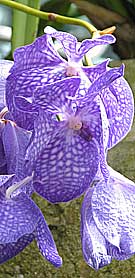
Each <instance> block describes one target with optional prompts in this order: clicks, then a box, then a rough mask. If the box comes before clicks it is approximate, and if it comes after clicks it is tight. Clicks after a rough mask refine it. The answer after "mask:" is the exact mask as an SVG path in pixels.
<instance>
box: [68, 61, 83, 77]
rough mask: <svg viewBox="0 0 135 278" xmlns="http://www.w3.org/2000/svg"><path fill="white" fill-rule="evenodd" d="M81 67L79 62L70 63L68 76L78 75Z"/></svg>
mask: <svg viewBox="0 0 135 278" xmlns="http://www.w3.org/2000/svg"><path fill="white" fill-rule="evenodd" d="M79 72H80V67H79V65H78V64H77V63H68V65H67V66H66V76H78V75H79Z"/></svg>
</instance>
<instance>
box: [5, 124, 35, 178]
mask: <svg viewBox="0 0 135 278" xmlns="http://www.w3.org/2000/svg"><path fill="white" fill-rule="evenodd" d="M9 138H10V140H11V142H12V144H10V145H9ZM29 139H30V133H29V132H27V131H25V130H23V129H21V128H19V127H17V126H16V125H15V124H14V123H13V122H11V121H7V122H6V123H5V124H4V128H3V132H2V141H3V147H4V153H5V157H6V163H7V172H8V174H13V173H15V174H16V175H17V176H18V177H19V178H20V179H21V178H23V177H24V175H25V173H24V172H23V165H24V155H25V151H26V147H27V145H28V143H29Z"/></svg>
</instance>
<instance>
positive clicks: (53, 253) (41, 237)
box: [35, 216, 62, 267]
mask: <svg viewBox="0 0 135 278" xmlns="http://www.w3.org/2000/svg"><path fill="white" fill-rule="evenodd" d="M35 236H36V240H37V245H38V248H39V250H40V252H41V254H42V255H43V256H44V257H45V258H46V259H47V260H48V261H49V262H50V263H52V264H53V265H54V266H55V267H60V266H61V265H62V259H61V257H60V256H59V254H58V251H57V249H56V245H55V242H54V239H53V236H52V234H51V232H50V230H49V228H48V225H47V224H46V222H45V220H44V217H43V216H42V217H41V218H40V220H39V222H38V225H37V227H36V231H35Z"/></svg>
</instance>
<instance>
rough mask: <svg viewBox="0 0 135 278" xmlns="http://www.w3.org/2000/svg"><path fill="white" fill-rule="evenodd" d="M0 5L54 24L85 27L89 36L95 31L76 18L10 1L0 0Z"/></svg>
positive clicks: (85, 22) (90, 25) (86, 23)
mask: <svg viewBox="0 0 135 278" xmlns="http://www.w3.org/2000/svg"><path fill="white" fill-rule="evenodd" d="M0 4H2V5H6V6H8V7H10V8H13V9H17V10H19V11H22V12H24V13H28V14H31V15H33V16H37V17H40V18H42V19H45V20H50V21H56V22H59V23H64V24H73V25H80V26H83V27H85V28H86V29H87V30H88V31H89V32H90V34H92V33H93V32H96V31H97V29H96V28H95V27H94V26H93V25H92V24H90V23H89V22H87V21H84V20H81V19H78V18H72V17H66V16H62V15H58V14H54V13H47V12H43V11H39V10H37V9H34V8H31V7H28V6H26V5H23V4H20V3H17V2H14V1H11V0H0Z"/></svg>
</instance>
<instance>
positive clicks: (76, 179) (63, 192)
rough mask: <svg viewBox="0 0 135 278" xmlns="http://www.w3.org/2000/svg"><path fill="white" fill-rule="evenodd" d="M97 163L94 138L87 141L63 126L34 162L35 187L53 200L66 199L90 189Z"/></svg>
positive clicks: (53, 201) (38, 191)
mask: <svg viewBox="0 0 135 278" xmlns="http://www.w3.org/2000/svg"><path fill="white" fill-rule="evenodd" d="M71 133H72V131H71ZM83 150H85V151H83ZM98 163H99V154H98V147H97V143H96V142H95V140H94V139H91V140H88V141H87V140H84V139H83V138H81V137H80V136H79V135H78V134H74V135H73V136H72V135H70V134H68V135H67V136H66V134H65V129H64V130H62V129H60V130H59V133H58V134H57V135H56V136H55V138H52V140H50V142H48V144H47V145H46V146H45V147H44V149H43V150H42V152H41V153H40V156H39V159H38V160H37V161H36V163H35V177H34V188H35V190H36V191H37V193H39V194H40V195H41V196H43V197H44V198H46V199H47V200H49V201H50V202H52V203H57V202H67V201H69V200H72V199H74V198H76V197H79V196H80V195H81V194H82V193H83V192H84V191H85V190H86V189H87V188H88V186H89V184H90V183H91V182H92V180H93V178H94V176H95V174H96V172H97V169H98Z"/></svg>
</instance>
